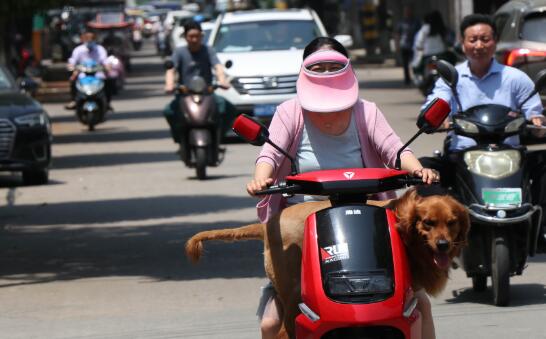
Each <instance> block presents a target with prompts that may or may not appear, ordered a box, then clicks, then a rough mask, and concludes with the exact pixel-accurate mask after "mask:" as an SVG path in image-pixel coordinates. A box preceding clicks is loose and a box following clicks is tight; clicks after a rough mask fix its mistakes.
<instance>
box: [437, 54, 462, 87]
mask: <svg viewBox="0 0 546 339" xmlns="http://www.w3.org/2000/svg"><path fill="white" fill-rule="evenodd" d="M436 68H437V70H438V74H440V76H441V77H442V79H444V81H445V82H446V83H447V84H448V86H449V87H450V88H452V89H454V88H456V87H457V81H458V80H459V74H458V73H457V70H456V69H455V67H453V65H452V64H450V63H449V62H447V61H445V60H441V59H440V60H438V61H436Z"/></svg>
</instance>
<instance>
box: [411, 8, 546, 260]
mask: <svg viewBox="0 0 546 339" xmlns="http://www.w3.org/2000/svg"><path fill="white" fill-rule="evenodd" d="M460 33H461V37H462V38H461V39H462V41H461V42H462V47H463V52H464V54H465V56H466V58H467V61H465V62H464V63H462V64H460V65H458V66H457V67H456V69H457V71H458V74H459V78H458V85H457V91H458V92H459V99H460V105H461V110H462V111H465V110H466V109H467V108H469V107H473V106H476V105H479V104H499V105H504V106H508V107H512V109H514V110H515V109H516V108H517V107H520V105H521V103H522V102H523V100H525V99H526V98H527V97H528V96H529V94H530V93H531V92H532V91H533V89H534V83H533V81H532V80H531V79H530V78H529V77H528V76H527V75H526V74H525V73H523V72H522V71H520V70H518V69H516V68H513V67H509V66H505V65H502V64H500V63H498V62H497V61H496V60H495V59H494V58H493V56H494V54H495V49H496V46H497V31H496V27H495V24H494V23H493V20H492V19H491V18H490V17H489V16H486V15H482V14H471V15H468V16H466V17H465V18H464V19H463V21H462V22H461V26H460ZM434 98H442V99H444V100H446V101H448V102H449V103H450V105H451V107H452V110H451V114H455V113H457V110H458V109H457V102H456V99H455V98H454V96H453V93H452V91H451V89H450V88H449V86H448V85H447V84H446V83H445V81H443V80H442V79H439V80H438V81H437V82H436V84H435V87H434V89H433V92H432V93H431V94H430V95H429V96H428V97H427V100H426V104H425V105H424V106H423V107H426V105H427V104H428V103H429V102H430V101H431V100H433V99H434ZM542 111H543V107H542V103H541V100H540V96H539V95H538V94H536V95H534V96H533V97H531V99H529V100H528V101H527V102H525V103H524V104H523V106H522V113H524V115H525V117H526V118H527V120H529V121H530V122H531V123H532V124H533V125H535V126H542V125H543V124H544V123H545V121H546V118H545V117H544V116H543V115H542ZM445 127H446V128H447V127H449V122H448V121H447V119H446V122H445ZM445 143H446V148H447V149H448V150H449V151H460V150H463V149H466V148H468V147H471V146H474V145H476V142H475V141H474V140H473V139H471V138H468V137H464V136H460V135H457V134H455V133H453V132H450V133H449V134H448V137H447V138H446V142H445ZM504 143H506V144H510V145H517V144H518V143H519V136H517V135H516V136H512V137H509V138H506V139H505V140H504ZM543 153H544V152H541V153H536V154H535V157H536V159H534V158H533V159H528V160H529V161H536V162H535V163H534V165H533V167H534V172H533V174H532V175H531V178H532V180H533V184H532V191H533V194H532V195H533V200H534V202H536V203H537V204H539V205H541V206H542V208H543V209H545V208H546V199H545V197H540V195H541V194H540V187H544V186H543V185H545V184H546V178H545V175H544V173H545V168H546V154H543ZM448 157H449V152H448V154H444V155H443V157H441V158H437V157H425V158H421V159H420V160H421V162H422V163H423V166H425V167H430V168H435V169H437V170H439V171H440V173H441V178H442V179H441V180H442V185H443V186H444V187H448V186H450V185H451V184H452V181H451V180H452V179H453V178H454V176H455V173H454V168H453V166H450V165H449V164H450V162H449V159H448ZM542 195H543V196H544V194H542ZM544 224H545V223H544V218H543V222H542V225H543V226H542V228H543V233H544V232H546V229H545V227H544ZM544 236H545V235H544V234H541V236H540V237H539V251H541V252H546V239H545V238H544Z"/></svg>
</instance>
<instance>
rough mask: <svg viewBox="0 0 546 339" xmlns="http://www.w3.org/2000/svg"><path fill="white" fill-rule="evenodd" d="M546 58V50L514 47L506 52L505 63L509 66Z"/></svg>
mask: <svg viewBox="0 0 546 339" xmlns="http://www.w3.org/2000/svg"><path fill="white" fill-rule="evenodd" d="M544 60H546V51H533V50H530V49H527V48H519V49H514V50H512V51H509V52H506V54H505V57H504V63H505V64H506V65H508V66H517V65H518V64H521V63H523V62H526V63H528V62H537V61H544Z"/></svg>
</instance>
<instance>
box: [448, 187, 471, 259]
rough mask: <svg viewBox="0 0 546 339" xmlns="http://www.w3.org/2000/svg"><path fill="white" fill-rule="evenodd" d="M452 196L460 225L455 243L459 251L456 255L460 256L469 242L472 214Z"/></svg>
mask: <svg viewBox="0 0 546 339" xmlns="http://www.w3.org/2000/svg"><path fill="white" fill-rule="evenodd" d="M450 198H451V204H450V205H451V208H452V209H453V212H454V214H455V215H456V216H457V223H458V225H459V232H458V233H457V236H456V237H455V239H454V240H455V243H456V244H457V245H456V248H457V251H456V253H455V256H458V255H459V254H460V253H461V249H462V248H463V247H464V246H466V244H467V242H468V231H469V230H470V215H469V214H468V210H467V209H466V207H465V206H464V205H463V204H461V203H460V202H458V201H457V200H456V199H455V198H452V197H450Z"/></svg>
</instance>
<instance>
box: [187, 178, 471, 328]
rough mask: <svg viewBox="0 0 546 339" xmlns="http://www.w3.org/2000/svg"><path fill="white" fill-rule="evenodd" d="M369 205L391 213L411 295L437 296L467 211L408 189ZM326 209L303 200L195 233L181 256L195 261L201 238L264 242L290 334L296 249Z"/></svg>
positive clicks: (296, 287) (460, 241) (462, 238)
mask: <svg viewBox="0 0 546 339" xmlns="http://www.w3.org/2000/svg"><path fill="white" fill-rule="evenodd" d="M368 204H369V205H374V206H379V207H384V208H391V209H393V210H394V211H395V213H396V216H397V219H398V223H397V229H398V232H399V234H400V236H401V238H402V240H403V241H404V244H405V246H406V251H407V254H408V260H409V264H410V269H411V273H412V287H413V289H414V291H417V290H419V289H421V288H424V289H425V291H426V292H427V293H428V294H430V295H437V294H438V293H440V292H441V291H442V290H443V289H444V287H445V285H446V283H447V279H448V271H449V268H450V266H451V260H452V259H453V258H454V257H456V256H458V255H459V254H460V251H461V248H462V247H463V246H464V245H465V244H466V240H467V234H468V230H469V225H470V220H469V216H468V212H467V210H466V208H465V207H464V206H463V205H462V204H460V203H459V202H458V201H456V200H455V199H453V198H452V197H450V196H447V195H441V196H440V195H432V196H427V197H421V196H419V195H418V194H417V193H416V191H415V189H410V190H408V191H407V192H406V193H405V194H404V195H403V196H402V197H400V198H398V199H394V200H391V201H368ZM330 206H331V204H330V201H320V202H306V203H302V204H297V205H293V206H291V207H288V208H286V209H284V210H283V211H282V212H281V213H279V214H278V215H276V216H274V217H273V218H271V219H270V220H269V221H268V223H267V224H250V225H246V226H243V227H239V228H232V229H222V230H213V231H204V232H200V233H197V234H196V235H194V236H193V237H191V238H190V239H189V240H188V241H187V242H186V254H187V256H188V257H189V258H190V259H191V260H192V261H194V262H196V261H198V260H199V258H200V257H201V255H202V251H203V243H202V242H203V241H206V240H222V241H238V240H251V239H257V240H263V241H264V265H265V271H266V274H267V276H268V278H269V279H270V280H271V282H272V283H273V286H274V287H275V290H276V292H277V294H278V297H279V300H280V301H281V304H282V308H283V311H284V318H283V325H284V330H286V332H287V333H288V334H289V335H293V333H294V330H295V329H294V326H295V319H296V316H297V315H298V314H299V308H298V304H299V303H300V302H301V295H300V277H301V246H302V240H303V233H304V232H303V229H304V224H305V219H306V218H307V216H309V215H310V214H312V213H314V212H317V211H319V210H321V209H324V208H328V207H330ZM440 244H441V245H440ZM439 247H443V248H442V249H439ZM446 247H447V248H446Z"/></svg>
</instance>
